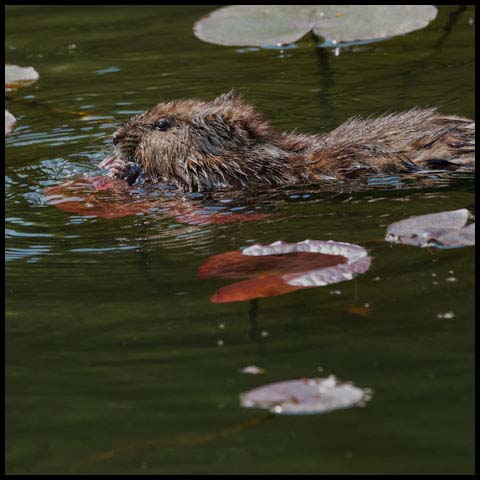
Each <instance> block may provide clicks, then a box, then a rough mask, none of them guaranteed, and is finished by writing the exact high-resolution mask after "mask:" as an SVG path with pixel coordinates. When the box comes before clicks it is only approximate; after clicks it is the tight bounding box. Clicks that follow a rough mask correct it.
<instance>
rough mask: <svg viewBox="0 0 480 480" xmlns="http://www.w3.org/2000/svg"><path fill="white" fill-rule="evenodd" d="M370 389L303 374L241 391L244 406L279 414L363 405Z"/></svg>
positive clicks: (324, 411) (313, 411)
mask: <svg viewBox="0 0 480 480" xmlns="http://www.w3.org/2000/svg"><path fill="white" fill-rule="evenodd" d="M371 394H372V393H371V390H369V389H361V388H358V387H355V386H354V385H352V384H350V383H341V382H339V381H338V380H337V379H336V378H335V377H334V376H333V375H330V376H329V377H328V378H303V379H300V380H289V381H286V382H277V383H270V384H268V385H264V386H262V387H258V388H255V389H253V390H250V391H248V392H244V393H242V394H241V395H240V405H241V406H242V407H245V408H263V409H266V410H270V411H271V412H272V413H276V414H278V415H312V414H316V413H326V412H330V411H332V410H338V409H341V408H348V407H353V406H355V405H362V404H364V403H365V402H367V401H368V400H370V398H371Z"/></svg>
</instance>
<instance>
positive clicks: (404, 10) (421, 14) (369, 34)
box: [313, 5, 437, 43]
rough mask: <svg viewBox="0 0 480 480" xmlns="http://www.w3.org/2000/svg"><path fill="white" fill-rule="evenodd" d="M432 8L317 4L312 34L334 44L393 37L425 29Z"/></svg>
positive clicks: (421, 6) (422, 6)
mask: <svg viewBox="0 0 480 480" xmlns="http://www.w3.org/2000/svg"><path fill="white" fill-rule="evenodd" d="M436 16H437V9H436V8H435V7H434V6H433V5H317V10H316V12H315V23H314V26H313V33H315V34H316V35H318V36H320V37H323V38H324V39H325V40H327V41H330V42H334V43H343V42H354V41H363V40H373V39H380V38H387V37H393V36H395V35H401V34H404V33H409V32H413V31H414V30H419V29H421V28H424V27H426V26H427V25H428V24H429V23H430V22H431V21H432V20H433V19H434V18H435V17H436Z"/></svg>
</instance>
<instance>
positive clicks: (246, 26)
mask: <svg viewBox="0 0 480 480" xmlns="http://www.w3.org/2000/svg"><path fill="white" fill-rule="evenodd" d="M436 15H437V9H436V8H435V7H434V6H433V5H233V6H229V7H223V8H220V9H218V10H214V11H213V12H212V13H210V14H209V15H207V16H206V17H204V18H202V19H200V20H199V21H198V22H196V23H195V25H194V28H193V30H194V33H195V35H196V36H197V37H198V38H199V39H200V40H203V41H205V42H209V43H214V44H217V45H227V46H271V45H278V46H281V45H285V44H289V43H292V42H295V41H297V40H299V39H301V38H302V37H303V36H304V35H305V34H306V33H308V32H309V31H311V30H313V33H314V34H316V35H318V36H321V37H323V38H324V39H325V40H327V42H332V43H343V42H352V41H364V40H373V39H380V38H385V37H392V36H395V35H400V34H404V33H408V32H411V31H413V30H418V29H420V28H423V27H426V26H427V25H428V24H429V23H430V22H431V21H432V20H433V19H434V18H435V17H436Z"/></svg>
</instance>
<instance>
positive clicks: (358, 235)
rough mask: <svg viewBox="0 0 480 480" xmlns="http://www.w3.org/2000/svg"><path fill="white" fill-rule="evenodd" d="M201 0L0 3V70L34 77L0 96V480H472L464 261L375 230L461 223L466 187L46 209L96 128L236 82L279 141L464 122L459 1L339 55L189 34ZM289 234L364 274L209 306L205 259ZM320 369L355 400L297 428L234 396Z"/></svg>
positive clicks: (88, 156) (434, 182)
mask: <svg viewBox="0 0 480 480" xmlns="http://www.w3.org/2000/svg"><path fill="white" fill-rule="evenodd" d="M212 8H213V7H207V6H188V7H187V6H168V7H153V6H117V7H112V6H96V7H94V6H75V7H65V6H64V7H61V6H39V7H33V6H23V7H21V6H18V7H7V9H6V60H7V63H12V64H17V65H23V66H27V65H32V66H34V67H35V68H36V69H37V70H38V72H39V74H40V79H39V81H37V82H36V83H34V84H32V85H31V86H28V87H24V88H21V89H18V90H15V91H10V92H7V94H6V106H7V108H8V110H9V111H11V112H12V113H13V114H14V115H15V116H16V117H17V121H18V123H17V126H16V128H15V129H14V131H13V132H12V133H11V134H10V135H9V136H8V137H7V138H6V157H5V159H6V160H5V175H6V183H5V197H6V225H5V226H6V324H5V325H6V327H5V331H6V354H5V358H6V471H7V473H10V474H20V473H116V474H127V473H128V474H133V473H137V474H142V473H144V474H153V473H156V474H164V473H208V474H217V473H261V474H273V473H285V474H286V473H319V474H325V473H363V474H366V473H374V474H379V473H437V474H440V473H473V471H474V425H473V423H474V248H472V247H466V248H459V249H450V250H441V251H440V250H433V251H427V250H426V249H420V248H416V247H410V246H401V245H391V244H388V243H386V242H384V240H383V239H384V236H385V233H386V228H387V225H388V224H389V223H391V222H394V221H397V220H400V219H403V218H406V217H409V216H412V215H419V214H425V213H433V212H438V211H444V210H453V209H457V208H468V209H469V210H470V211H472V212H474V190H475V188H474V176H473V175H472V174H466V173H462V174H460V173H457V174H455V173H453V174H449V175H437V174H431V175H429V176H427V177H426V178H425V179H424V181H420V180H418V179H412V180H405V179H399V178H395V177H389V178H382V179H377V180H375V179H372V180H371V181H370V182H369V183H368V184H364V185H363V186H361V187H358V188H350V187H349V186H347V185H342V184H340V183H339V184H337V185H332V186H331V188H325V189H322V188H320V187H315V186H309V187H308V188H307V187H305V188H302V189H299V188H297V189H290V188H281V189H277V190H275V191H272V190H266V191H258V192H254V193H252V194H250V195H249V196H248V197H245V196H243V197H238V198H237V197H233V195H232V198H230V197H229V194H228V193H225V194H222V195H220V196H217V197H215V196H208V197H207V196H205V197H203V198H202V197H201V196H198V195H197V196H191V198H186V200H185V201H186V202H191V204H193V205H195V206H198V208H209V209H211V210H212V211H222V209H223V211H224V212H228V211H229V210H230V211H231V212H236V213H238V212H243V211H255V212H258V213H264V214H268V217H265V218H263V219H259V220H257V221H250V222H237V223H226V224H208V225H189V224H186V223H182V222H181V221H179V220H178V219H176V218H174V217H172V216H169V215H167V214H166V213H165V211H163V210H154V211H150V212H148V213H145V214H139V215H131V216H126V217H123V218H116V219H102V218H97V217H88V216H82V215H80V214H71V213H66V212H64V211H61V210H59V209H57V208H55V207H53V206H51V205H47V204H46V203H45V198H44V194H43V191H44V188H45V187H47V186H50V185H55V184H57V183H60V182H62V181H64V180H65V179H71V178H75V176H78V175H79V174H87V175H95V174H97V175H98V169H97V168H96V165H97V163H98V162H99V161H100V160H101V159H102V158H104V156H105V155H106V152H107V151H108V150H109V149H110V146H111V135H112V133H113V131H114V130H115V127H116V126H118V125H119V124H120V123H121V122H123V121H125V120H126V119H128V118H129V117H130V116H131V115H132V114H134V113H138V112H141V111H142V110H144V109H145V108H147V107H150V106H152V105H154V104H156V103H158V102H159V101H167V100H171V99H175V98H179V97H183V98H190V97H196V98H201V99H211V98H213V97H214V96H216V95H218V94H220V93H222V92H224V91H226V90H228V89H230V88H231V87H235V88H236V89H237V90H238V91H239V92H240V93H241V94H243V95H244V97H245V98H246V99H247V100H248V101H249V102H251V103H253V104H254V105H256V107H257V108H258V109H259V110H260V111H261V112H263V113H264V114H265V115H266V116H267V117H268V118H270V119H271V120H272V123H273V124H274V125H275V126H277V127H278V128H281V129H286V130H291V129H294V128H297V129H298V130H299V131H303V132H310V133H314V132H323V131H327V130H329V129H332V128H334V127H336V126H337V125H339V124H340V123H341V122H343V121H345V120H346V119H347V118H349V117H351V116H353V115H363V116H367V115H374V114H380V113H383V112H387V111H388V112H391V111H399V110H403V109H407V108H410V107H414V106H420V107H425V106H436V105H438V106H440V107H441V110H442V111H443V112H446V113H451V114H458V115H463V116H468V117H472V118H473V116H474V23H473V17H474V10H473V8H474V7H459V6H448V7H447V6H446V7H440V8H439V14H438V17H437V18H436V19H435V20H434V21H433V22H432V23H431V24H430V25H429V26H428V27H427V28H425V29H422V30H418V31H415V32H412V33H410V34H408V35H404V36H399V37H395V38H392V39H390V40H387V41H382V42H374V43H368V44H364V45H357V46H350V47H348V48H345V49H341V50H340V51H335V49H325V50H324V49H320V48H317V46H316V45H315V43H314V42H313V40H312V39H311V38H310V37H308V36H307V37H305V38H304V39H303V40H301V41H299V42H297V44H295V46H294V48H285V49H283V50H280V49H245V48H235V47H222V46H216V45H211V44H207V43H203V42H201V41H200V40H198V39H196V38H195V37H194V35H193V33H192V25H193V23H194V22H195V21H196V20H197V19H199V18H200V17H202V16H203V15H205V14H207V13H208V12H209V11H211V10H212ZM78 112H87V113H88V117H85V116H84V117H82V116H81V115H78ZM172 201H173V200H172ZM308 238H309V239H318V240H330V239H332V240H338V241H345V242H351V243H355V244H358V245H361V246H363V247H365V248H367V249H368V251H369V254H370V255H371V256H372V257H373V261H372V266H371V268H370V270H369V271H368V272H367V273H365V274H363V275H360V276H358V277H357V278H356V279H355V280H353V281H350V282H343V283H337V284H335V285H331V286H326V287H320V288H313V289H305V290H300V291H297V292H293V293H290V294H287V295H283V296H278V297H271V298H265V299H260V300H258V302H256V303H252V302H236V303H225V304H214V303H211V302H210V300H209V297H210V296H211V295H212V294H213V293H214V292H215V291H216V290H217V289H218V288H220V287H222V286H224V285H227V284H228V283H232V282H231V281H230V280H222V279H208V280H201V279H199V278H198V268H199V266H200V265H201V264H202V262H203V261H204V260H205V259H207V258H208V257H210V256H211V255H215V254H219V253H222V252H226V251H230V250H238V249H240V248H243V247H246V246H249V245H252V244H253V243H270V242H274V241H276V240H284V241H289V242H297V241H302V240H305V239H308ZM446 313H447V315H446V316H445V314H446ZM248 365H256V366H259V367H262V368H263V369H265V371H266V373H265V374H263V375H248V374H241V373H239V370H240V369H241V368H243V367H245V366H248ZM330 374H334V375H336V376H337V377H338V378H340V379H342V380H345V381H352V382H353V383H354V384H355V385H356V386H359V387H361V388H365V387H369V388H371V389H373V390H374V394H373V398H372V399H371V401H369V402H368V403H367V404H366V406H364V407H363V408H360V407H353V408H350V409H345V410H337V411H335V412H332V413H329V414H325V415H313V416H273V415H270V414H269V413H268V412H266V411H263V410H256V409H244V408H241V407H240V405H239V398H238V396H239V394H240V393H241V392H244V391H246V390H249V389H252V388H254V387H257V386H260V385H263V384H266V383H270V382H275V381H282V380H290V379H296V378H302V377H315V376H321V377H326V376H328V375H330Z"/></svg>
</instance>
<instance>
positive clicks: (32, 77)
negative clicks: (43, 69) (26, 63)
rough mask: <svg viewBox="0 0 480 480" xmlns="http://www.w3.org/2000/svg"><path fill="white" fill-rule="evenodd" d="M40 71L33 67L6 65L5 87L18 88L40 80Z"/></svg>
mask: <svg viewBox="0 0 480 480" xmlns="http://www.w3.org/2000/svg"><path fill="white" fill-rule="evenodd" d="M38 78H39V75H38V72H37V71H36V70H35V69H34V68H33V67H19V66H17V65H5V87H8V88H16V87H19V86H22V85H25V84H29V83H32V82H35V81H36V80H38Z"/></svg>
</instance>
